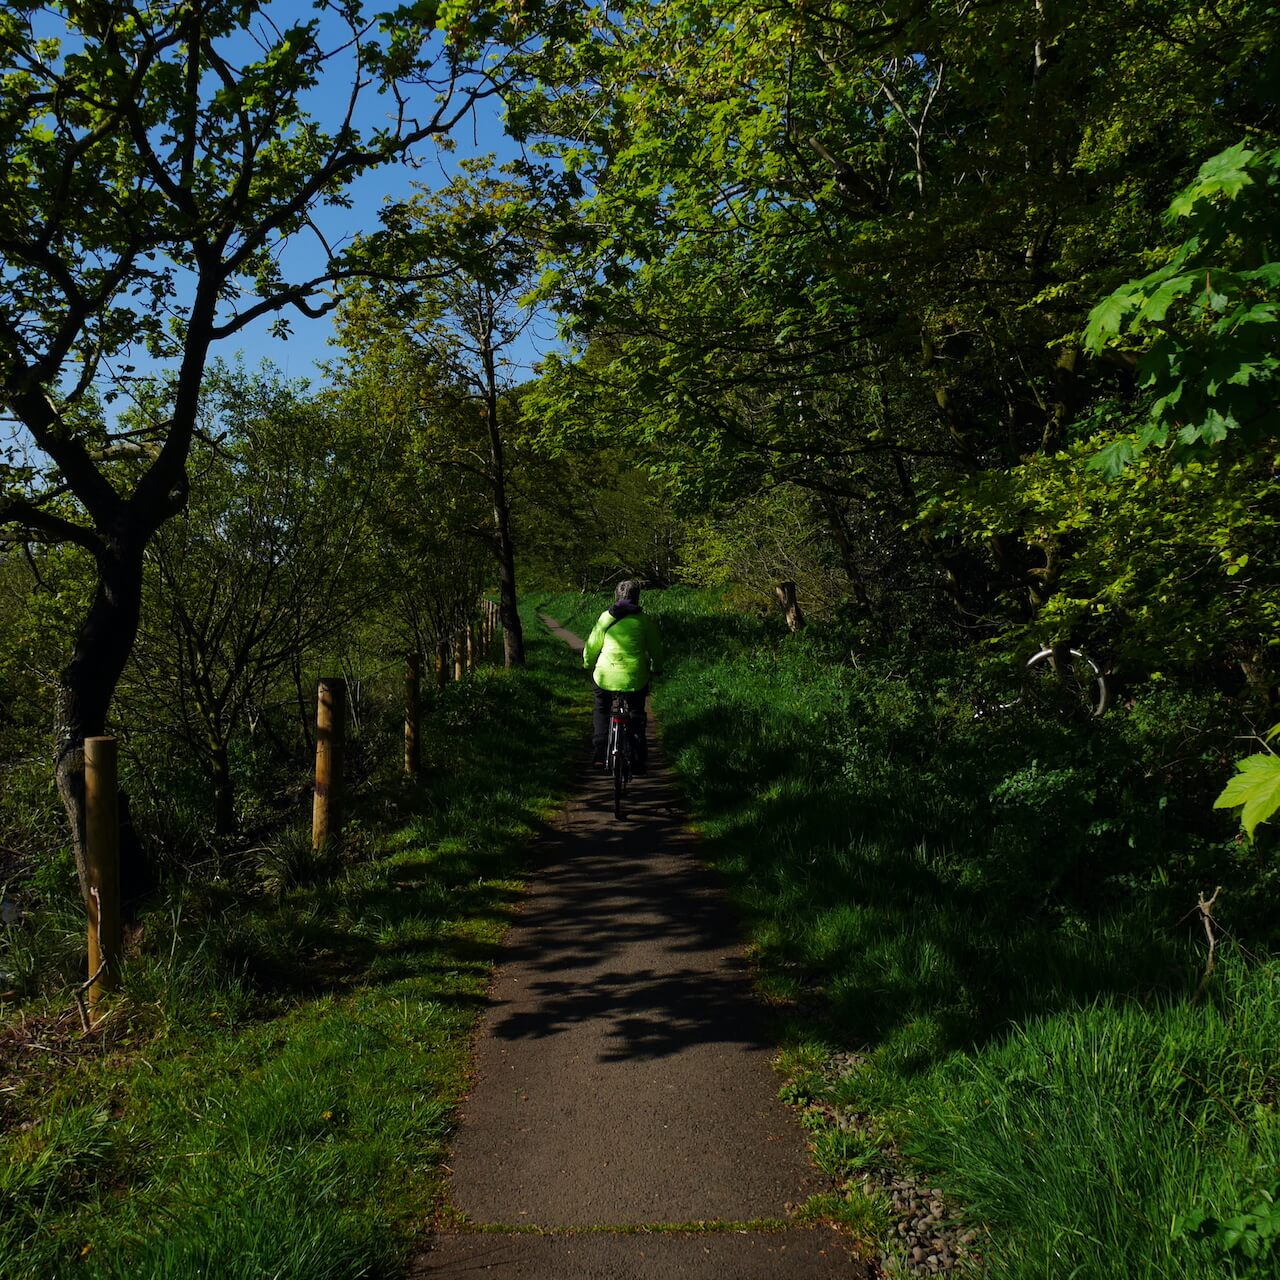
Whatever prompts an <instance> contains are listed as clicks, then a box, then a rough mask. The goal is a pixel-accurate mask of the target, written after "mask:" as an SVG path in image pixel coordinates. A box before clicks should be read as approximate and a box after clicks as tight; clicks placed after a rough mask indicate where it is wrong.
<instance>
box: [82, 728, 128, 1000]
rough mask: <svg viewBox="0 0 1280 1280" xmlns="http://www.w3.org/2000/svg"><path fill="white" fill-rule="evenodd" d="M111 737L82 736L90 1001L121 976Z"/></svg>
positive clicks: (117, 828)
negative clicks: (90, 982)
mask: <svg viewBox="0 0 1280 1280" xmlns="http://www.w3.org/2000/svg"><path fill="white" fill-rule="evenodd" d="M117 758H118V756H117V751H116V740H115V739H114V738H86V739H85V740H84V817H85V863H86V868H87V870H88V873H89V874H88V880H89V903H88V909H89V978H90V979H92V985H91V986H90V987H89V1002H90V1004H96V1003H97V1001H98V1000H99V999H100V998H101V997H102V995H103V993H104V992H106V991H114V990H115V989H116V987H117V986H118V985H119V982H120V950H121V935H120V791H119V786H118V783H117Z"/></svg>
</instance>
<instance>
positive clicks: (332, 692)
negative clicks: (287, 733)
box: [311, 676, 347, 849]
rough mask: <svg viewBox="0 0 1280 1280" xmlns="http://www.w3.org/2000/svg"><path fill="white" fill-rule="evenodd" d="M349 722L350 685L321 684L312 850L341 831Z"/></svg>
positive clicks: (333, 681) (335, 679)
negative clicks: (343, 756)
mask: <svg viewBox="0 0 1280 1280" xmlns="http://www.w3.org/2000/svg"><path fill="white" fill-rule="evenodd" d="M346 719H347V682H346V681H345V680H342V679H339V678H338V677H336V676H329V677H328V678H325V679H322V680H321V681H320V689H319V694H318V697H317V700H316V792H315V802H314V804H313V805H312V809H311V847H312V848H313V849H319V848H321V847H322V846H323V845H324V844H325V842H326V841H328V840H329V839H331V838H333V837H334V836H337V835H338V834H339V833H340V832H341V831H342V748H343V735H344V733H345V731H346Z"/></svg>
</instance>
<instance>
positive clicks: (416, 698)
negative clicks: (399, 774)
mask: <svg viewBox="0 0 1280 1280" xmlns="http://www.w3.org/2000/svg"><path fill="white" fill-rule="evenodd" d="M420 672H421V667H420V665H419V662H418V655H417V653H407V654H405V658H404V771H405V773H407V774H408V775H409V777H411V778H416V777H417V776H418V772H419V768H420V752H419V749H418V727H419V723H420V711H419V708H420V705H421V703H420V690H419V684H418V681H419V675H420Z"/></svg>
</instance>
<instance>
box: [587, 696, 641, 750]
mask: <svg viewBox="0 0 1280 1280" xmlns="http://www.w3.org/2000/svg"><path fill="white" fill-rule="evenodd" d="M591 684H592V687H593V688H594V689H595V691H596V709H595V716H594V718H593V720H592V726H591V727H592V733H591V754H592V757H593V758H594V759H596V760H603V759H604V749H605V747H606V746H607V745H608V743H609V708H610V707H611V706H612V705H613V700H614V698H615V697H618V698H621V699H623V701H624V702H625V704H626V706H627V709H628V710H629V711H630V712H631V742H632V750H633V751H634V753H635V758H636V761H637V763H639V764H643V763H644V761H645V758H646V752H647V751H648V744H647V743H646V742H645V736H644V733H645V726H646V725H647V724H648V720H649V717H648V716H647V715H645V710H644V700H645V698H646V697H648V695H649V686H648V685H645V687H644V688H643V689H637V690H635V692H634V693H617V694H615V693H614V691H613V690H612V689H602V688H601V687H600V686H599V685H598V684H596V682H595V681H594V680H593V681H592V682H591Z"/></svg>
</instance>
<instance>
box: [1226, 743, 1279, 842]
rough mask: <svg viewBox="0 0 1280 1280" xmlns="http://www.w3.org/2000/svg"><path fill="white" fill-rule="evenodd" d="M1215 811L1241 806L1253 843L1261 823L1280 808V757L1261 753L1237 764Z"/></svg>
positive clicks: (1242, 816)
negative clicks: (1234, 772) (1254, 834)
mask: <svg viewBox="0 0 1280 1280" xmlns="http://www.w3.org/2000/svg"><path fill="white" fill-rule="evenodd" d="M1213 807H1214V808H1215V809H1235V808H1237V807H1241V813H1240V825H1241V826H1242V827H1243V828H1244V830H1245V834H1246V835H1247V836H1248V837H1249V839H1250V840H1252V839H1253V833H1254V832H1255V831H1256V830H1257V828H1258V824H1259V823H1260V822H1266V821H1267V820H1268V819H1269V818H1270V817H1271V816H1272V814H1274V813H1275V811H1276V810H1277V809H1280V756H1277V755H1273V754H1272V753H1270V752H1259V753H1258V754H1257V755H1252V756H1246V757H1245V758H1244V759H1243V760H1240V761H1237V763H1236V775H1235V777H1234V778H1232V779H1231V780H1230V781H1229V782H1228V783H1227V785H1226V786H1225V787H1224V788H1223V790H1222V794H1221V795H1220V796H1219V797H1218V798H1217V799H1216V800H1215V801H1214V802H1213Z"/></svg>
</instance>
